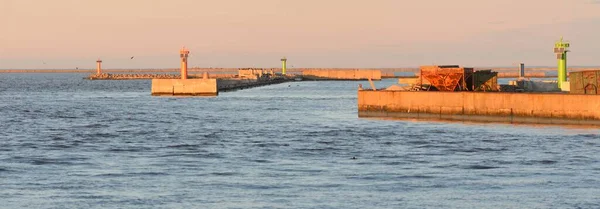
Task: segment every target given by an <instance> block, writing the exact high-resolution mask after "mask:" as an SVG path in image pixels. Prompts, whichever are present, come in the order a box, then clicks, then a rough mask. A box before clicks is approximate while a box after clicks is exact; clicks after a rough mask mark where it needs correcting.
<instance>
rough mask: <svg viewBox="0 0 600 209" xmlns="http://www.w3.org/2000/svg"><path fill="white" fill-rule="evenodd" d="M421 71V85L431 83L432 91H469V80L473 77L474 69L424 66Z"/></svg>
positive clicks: (452, 66)
mask: <svg viewBox="0 0 600 209" xmlns="http://www.w3.org/2000/svg"><path fill="white" fill-rule="evenodd" d="M420 71H421V76H420V79H421V83H424V82H427V81H429V83H431V86H432V87H433V88H434V89H430V90H438V91H469V86H468V85H467V80H468V79H469V78H471V76H472V75H473V68H463V67H459V66H458V65H442V66H422V67H421V69H420ZM423 79H424V80H425V81H423Z"/></svg>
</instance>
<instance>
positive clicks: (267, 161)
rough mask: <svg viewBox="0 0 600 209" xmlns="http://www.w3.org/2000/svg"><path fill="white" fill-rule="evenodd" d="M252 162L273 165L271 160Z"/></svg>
mask: <svg viewBox="0 0 600 209" xmlns="http://www.w3.org/2000/svg"><path fill="white" fill-rule="evenodd" d="M251 161H252V162H255V163H272V162H273V161H270V160H251Z"/></svg>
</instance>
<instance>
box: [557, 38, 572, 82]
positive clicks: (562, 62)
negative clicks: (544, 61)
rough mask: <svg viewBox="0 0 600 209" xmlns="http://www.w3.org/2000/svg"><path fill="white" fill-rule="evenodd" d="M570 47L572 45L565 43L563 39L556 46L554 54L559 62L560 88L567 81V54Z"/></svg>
mask: <svg viewBox="0 0 600 209" xmlns="http://www.w3.org/2000/svg"><path fill="white" fill-rule="evenodd" d="M570 46H571V44H569V42H566V41H563V38H562V37H561V38H560V41H557V42H556V43H555V44H554V53H555V54H556V59H557V60H558V68H557V69H558V88H562V85H563V82H566V81H567V52H569V47H570Z"/></svg>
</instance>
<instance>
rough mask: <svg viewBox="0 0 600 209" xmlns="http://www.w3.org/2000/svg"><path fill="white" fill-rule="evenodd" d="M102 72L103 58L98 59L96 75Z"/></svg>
mask: <svg viewBox="0 0 600 209" xmlns="http://www.w3.org/2000/svg"><path fill="white" fill-rule="evenodd" d="M100 74H102V60H101V59H98V60H96V75H100Z"/></svg>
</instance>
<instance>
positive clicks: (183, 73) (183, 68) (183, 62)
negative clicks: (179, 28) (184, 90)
mask: <svg viewBox="0 0 600 209" xmlns="http://www.w3.org/2000/svg"><path fill="white" fill-rule="evenodd" d="M189 54H190V51H189V50H187V49H186V48H185V47H183V48H181V50H179V57H180V58H181V79H184V80H185V79H187V77H188V73H187V64H188V63H187V59H188V56H189Z"/></svg>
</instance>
